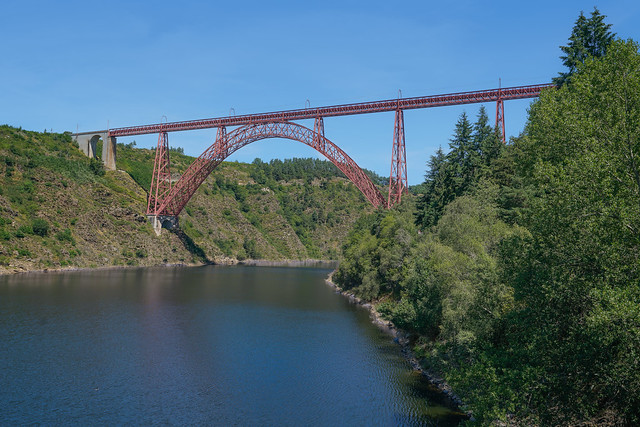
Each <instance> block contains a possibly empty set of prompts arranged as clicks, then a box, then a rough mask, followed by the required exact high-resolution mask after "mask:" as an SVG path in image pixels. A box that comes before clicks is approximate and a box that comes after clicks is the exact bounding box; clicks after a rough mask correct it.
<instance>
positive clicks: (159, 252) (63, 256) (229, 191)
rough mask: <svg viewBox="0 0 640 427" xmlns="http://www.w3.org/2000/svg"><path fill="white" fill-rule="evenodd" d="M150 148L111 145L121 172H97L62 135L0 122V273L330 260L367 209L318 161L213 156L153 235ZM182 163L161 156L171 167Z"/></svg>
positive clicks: (178, 168) (184, 162)
mask: <svg viewBox="0 0 640 427" xmlns="http://www.w3.org/2000/svg"><path fill="white" fill-rule="evenodd" d="M153 155H154V152H153V150H146V149H136V148H134V147H132V146H124V145H119V147H118V168H119V169H121V170H118V171H114V172H111V171H107V172H105V171H104V169H103V168H102V166H101V164H100V162H99V161H96V160H90V159H88V158H86V157H84V156H83V155H82V153H80V151H79V150H78V149H77V147H76V146H75V143H74V142H73V141H72V140H71V137H70V135H68V134H52V133H38V132H30V131H24V130H21V129H16V128H12V127H9V126H0V272H5V273H6V272H18V271H26V270H41V269H55V268H73V267H78V268H89V267H102V266H118V265H141V266H144V265H158V264H164V263H192V262H217V263H231V262H236V261H237V260H244V259H247V258H254V259H268V260H285V259H308V258H317V259H335V258H336V254H337V252H338V248H339V246H340V244H341V242H342V239H343V238H344V236H345V235H346V233H347V232H348V230H349V229H350V227H351V225H352V224H353V222H354V220H355V218H356V217H357V216H359V215H360V214H361V213H362V212H363V211H372V210H373V209H372V208H371V207H370V206H369V204H368V203H367V202H366V201H365V199H364V197H362V195H361V194H360V192H359V191H358V190H357V188H355V186H353V185H352V184H351V183H349V182H348V181H347V180H346V179H344V178H342V177H340V176H339V175H340V174H339V172H338V171H337V170H335V171H332V170H331V168H332V167H333V165H330V164H329V165H328V166H327V163H328V162H320V161H317V160H311V159H297V160H293V161H285V162H284V163H282V162H280V163H277V164H274V165H269V164H265V163H262V162H259V161H256V162H254V164H241V163H223V164H222V165H221V166H220V167H219V168H218V169H217V170H216V171H214V173H213V174H212V175H211V176H210V177H209V178H208V179H207V180H206V181H205V183H204V184H203V185H202V186H201V188H200V189H199V190H198V191H197V192H196V194H195V195H194V197H193V199H192V200H191V201H190V202H189V203H188V204H187V206H186V208H185V210H184V211H183V212H182V214H181V215H180V224H181V231H180V232H178V233H172V232H168V231H166V230H163V233H162V235H161V236H156V235H155V233H154V232H153V230H152V228H151V226H150V224H149V223H148V222H147V221H146V218H145V216H144V213H145V211H146V197H147V194H146V191H147V190H148V185H149V182H150V177H151V172H152V168H153ZM192 160H193V159H192V158H190V157H188V156H184V155H182V154H181V153H179V152H177V151H172V152H171V161H172V171H173V172H174V173H175V174H176V175H179V174H180V173H181V172H183V171H184V170H185V169H186V167H187V166H188V164H189V163H190V162H191V161H192ZM284 165H288V166H287V167H288V168H289V169H288V173H282V172H283V171H284V170H287V169H286V167H284ZM301 165H302V166H301ZM292 166H294V167H292ZM273 171H278V173H277V174H276V175H280V176H276V177H277V178H286V179H279V180H276V179H274V177H273V176H272V175H273V173H272V172H273Z"/></svg>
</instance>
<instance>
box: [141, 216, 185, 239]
mask: <svg viewBox="0 0 640 427" xmlns="http://www.w3.org/2000/svg"><path fill="white" fill-rule="evenodd" d="M147 219H148V220H149V222H150V223H151V225H152V226H153V231H155V232H156V235H158V236H159V235H160V231H161V230H162V229H163V228H166V229H167V230H173V229H174V228H177V227H178V217H177V216H170V215H147Z"/></svg>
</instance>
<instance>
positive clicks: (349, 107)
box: [83, 83, 555, 137]
mask: <svg viewBox="0 0 640 427" xmlns="http://www.w3.org/2000/svg"><path fill="white" fill-rule="evenodd" d="M553 87H555V85H553V84H551V83H547V84H539V85H530V86H516V87H508V88H500V89H489V90H480V91H473V92H459V93H450V94H444V95H430V96H419V97H415V98H398V99H389V100H384V101H373V102H361V103H356V104H343V105H334V106H329V107H318V108H304V109H297V110H285V111H275V112H271V113H258V114H246V115H240V116H229V117H219V118H212V119H201V120H189V121H183V122H170V123H156V124H151V125H143V126H131V127H122V128H115V129H110V130H109V131H108V132H109V136H112V137H117V136H130V135H143V134H153V133H159V132H160V131H165V132H177V131H185V130H195V129H210V128H217V127H221V126H242V125H249V124H260V123H270V122H285V121H291V120H302V119H315V118H317V117H335V116H347V115H354V114H366V113H380V112H384V111H396V110H410V109H416V108H430V107H442V106H446V105H461V104H474V103H481V102H492V101H498V100H500V99H501V100H504V101H507V100H511V99H523V98H536V97H538V96H540V92H542V90H544V89H548V88H553ZM100 132H104V131H100ZM83 133H87V134H88V133H98V132H83Z"/></svg>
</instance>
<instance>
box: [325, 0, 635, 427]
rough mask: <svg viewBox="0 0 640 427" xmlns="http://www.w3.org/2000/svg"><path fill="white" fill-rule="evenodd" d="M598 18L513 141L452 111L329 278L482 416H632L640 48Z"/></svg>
mask: <svg viewBox="0 0 640 427" xmlns="http://www.w3.org/2000/svg"><path fill="white" fill-rule="evenodd" d="M604 18H605V16H604V15H602V14H600V13H599V11H598V10H597V9H594V11H593V12H592V13H591V14H590V16H585V15H584V14H582V13H581V14H580V16H579V18H578V20H577V21H576V23H575V26H574V28H573V31H572V33H571V37H570V38H569V42H568V43H567V45H566V46H562V47H561V50H562V56H561V58H562V61H563V64H564V65H565V66H566V68H567V70H566V71H565V72H562V73H560V74H559V76H558V77H557V78H556V79H555V80H554V81H555V83H556V84H557V85H558V88H557V89H554V90H547V91H545V92H543V93H542V95H541V96H540V98H539V99H538V100H536V101H535V102H533V103H532V105H531V106H530V110H529V115H528V121H527V124H526V127H525V129H524V131H523V132H522V133H521V134H520V135H519V136H518V137H515V138H511V140H510V141H509V142H508V143H507V144H506V145H503V144H501V143H500V135H499V134H497V133H496V130H495V129H494V128H493V127H491V126H490V125H489V124H488V118H487V114H486V112H485V111H484V109H482V108H481V109H480V110H479V112H478V113H477V116H476V117H475V118H472V119H469V118H468V117H467V115H466V114H462V116H460V118H459V120H458V122H457V123H456V124H455V129H454V131H453V136H452V138H451V140H450V143H449V150H448V151H446V152H445V151H444V150H442V149H441V150H439V151H437V152H436V154H435V155H434V156H432V158H431V159H430V160H429V162H428V164H427V172H426V175H425V182H424V184H423V185H422V186H420V189H421V192H422V195H420V196H419V197H417V198H413V199H412V198H405V201H404V202H403V204H402V205H401V206H399V207H398V208H397V209H395V210H392V211H382V210H380V211H377V212H374V213H371V214H367V215H364V216H363V217H362V218H360V219H359V220H358V221H357V223H356V224H355V227H354V229H353V230H352V231H351V233H350V234H349V236H348V237H347V240H346V242H345V244H344V246H343V248H342V257H343V259H342V261H341V263H340V266H339V268H338V270H337V271H336V272H335V274H334V276H333V279H334V281H335V282H336V283H337V284H338V285H339V286H340V287H341V288H342V289H343V290H346V291H347V292H350V293H353V294H355V295H357V296H359V297H362V298H364V299H366V300H369V301H373V302H374V303H375V305H376V308H377V310H378V311H379V312H380V313H382V314H383V315H384V316H385V317H386V318H387V319H389V320H391V321H392V322H393V323H394V324H395V325H396V326H398V327H400V328H402V329H404V330H406V331H409V332H411V334H412V335H411V336H412V343H413V346H414V351H415V353H416V355H417V356H418V357H419V358H420V359H421V360H422V361H423V365H424V366H425V367H426V368H427V369H428V370H431V371H432V372H434V373H435V374H437V375H440V376H442V377H443V378H444V379H445V380H446V381H447V382H448V383H449V384H450V386H451V387H452V388H453V389H454V390H455V392H456V393H457V394H458V395H459V396H460V397H461V398H462V400H463V401H464V402H465V404H466V405H468V407H467V408H465V409H468V410H469V411H471V412H472V414H473V419H474V420H475V421H476V422H478V423H480V424H495V423H497V422H498V420H500V422H503V423H509V424H519V425H532V424H533V425H638V424H640V259H639V254H640V158H639V157H638V156H639V155H640V54H639V52H638V48H639V46H638V43H637V42H635V41H633V40H622V39H619V38H616V36H615V34H614V33H612V32H611V28H610V25H608V24H606V23H605V21H604Z"/></svg>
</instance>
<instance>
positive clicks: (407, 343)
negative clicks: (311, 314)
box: [325, 270, 474, 421]
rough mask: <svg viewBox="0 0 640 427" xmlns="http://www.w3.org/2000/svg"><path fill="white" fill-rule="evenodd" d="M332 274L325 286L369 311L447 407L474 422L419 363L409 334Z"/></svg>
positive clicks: (442, 382) (436, 377)
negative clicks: (350, 290)
mask: <svg viewBox="0 0 640 427" xmlns="http://www.w3.org/2000/svg"><path fill="white" fill-rule="evenodd" d="M334 273H335V270H334V271H333V272H332V273H331V274H329V276H328V277H327V278H326V279H325V282H326V283H327V285H329V286H330V287H331V288H333V289H334V290H335V292H336V293H338V294H340V295H341V296H343V297H344V298H346V299H347V300H348V301H349V302H350V303H351V304H354V305H357V306H360V307H362V308H364V309H366V310H367V311H369V314H370V319H371V323H373V324H374V325H375V326H377V327H378V328H379V329H381V330H382V331H384V332H385V333H386V334H388V335H389V336H390V337H391V338H392V339H393V341H394V342H395V343H396V344H398V345H399V346H400V349H401V352H402V355H403V356H404V358H405V359H406V360H407V362H408V363H409V365H410V366H411V368H412V369H413V370H414V371H416V372H418V373H420V375H422V376H423V377H425V379H426V380H427V381H428V382H429V383H430V384H431V385H432V386H433V387H434V388H436V389H437V390H438V392H440V393H441V394H442V396H444V397H445V398H446V399H447V401H448V403H449V406H451V407H452V408H455V409H457V410H459V411H462V412H461V414H465V415H466V416H467V417H468V419H469V420H470V421H474V418H473V413H472V412H471V410H470V408H469V407H468V406H467V405H466V404H465V403H464V402H463V401H462V399H460V397H459V396H457V395H456V394H455V392H454V390H453V388H452V387H451V386H450V385H449V384H447V382H446V381H445V380H443V379H442V376H441V375H439V374H438V373H436V372H434V371H433V370H432V369H429V368H428V367H426V366H424V365H423V364H422V363H420V361H419V360H418V358H417V357H416V355H415V354H414V352H413V350H412V348H411V343H412V337H411V334H410V333H408V332H406V331H404V330H402V329H400V328H398V327H396V325H394V323H393V322H392V321H390V320H388V319H386V318H385V317H384V316H383V315H382V314H380V313H379V312H378V310H376V307H375V303H373V302H369V301H366V300H363V299H361V298H358V297H357V296H356V295H355V294H354V293H353V292H349V291H346V290H344V289H342V288H341V287H340V286H338V285H337V284H336V283H335V282H333V274H334Z"/></svg>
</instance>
